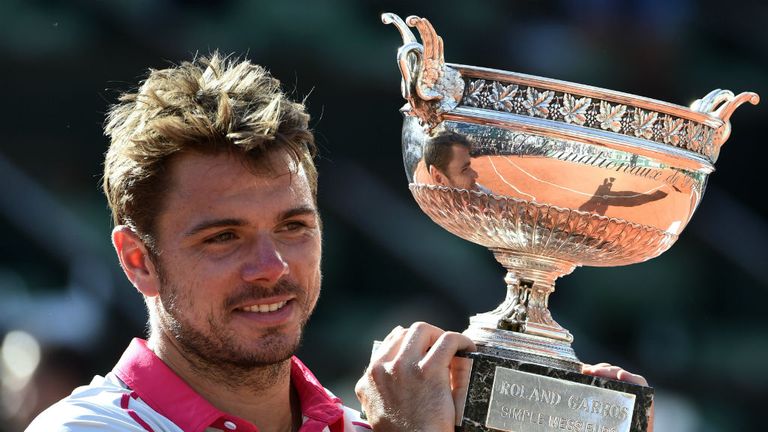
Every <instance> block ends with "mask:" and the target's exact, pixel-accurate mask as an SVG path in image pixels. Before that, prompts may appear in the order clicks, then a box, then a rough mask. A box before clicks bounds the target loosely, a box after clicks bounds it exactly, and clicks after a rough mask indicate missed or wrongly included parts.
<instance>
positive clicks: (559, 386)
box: [485, 367, 635, 432]
mask: <svg viewBox="0 0 768 432" xmlns="http://www.w3.org/2000/svg"><path fill="white" fill-rule="evenodd" d="M634 405H635V395H633V394H629V393H624V392H620V391H615V390H608V389H604V388H600V387H593V386H590V385H586V384H579V383H575V382H571V381H563V380H559V379H555V378H549V377H546V376H542V375H536V374H531V373H527V372H521V371H518V370H514V369H507V368H503V367H497V368H496V373H495V376H494V379H493V389H492V390H491V399H490V402H489V405H488V417H487V419H486V422H485V425H486V426H487V427H489V428H492V429H496V430H500V431H510V432H550V431H556V430H571V431H594V432H597V431H613V432H629V430H630V426H631V421H632V413H633V411H634Z"/></svg>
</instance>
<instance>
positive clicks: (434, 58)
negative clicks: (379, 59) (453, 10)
mask: <svg viewBox="0 0 768 432" xmlns="http://www.w3.org/2000/svg"><path fill="white" fill-rule="evenodd" d="M381 21H382V22H383V23H384V24H394V25H395V27H397V29H398V30H399V31H400V35H401V36H402V38H403V45H402V46H401V47H400V48H399V49H398V50H397V64H398V66H399V68H400V73H401V75H402V76H403V80H402V82H401V90H402V93H403V97H404V98H405V99H406V100H407V101H408V103H409V104H410V111H411V112H412V114H415V115H416V116H417V117H418V118H419V119H420V120H421V123H422V124H424V123H426V124H427V125H429V127H430V128H432V127H434V126H436V125H437V124H438V123H439V122H440V120H441V116H442V114H443V113H445V112H448V111H451V110H452V109H453V108H455V107H456V106H458V104H459V101H460V100H461V96H462V95H463V94H464V80H463V79H462V78H461V75H460V74H459V72H458V71H456V70H455V69H453V68H451V67H448V66H446V64H445V58H444V56H443V39H442V38H441V37H440V36H438V35H437V33H436V32H435V29H434V27H432V24H430V22H429V21H428V20H427V19H425V18H420V17H417V16H413V15H412V16H409V17H408V18H406V19H405V21H403V20H402V19H401V18H400V17H399V16H397V15H395V14H393V13H384V14H382V15H381ZM406 23H407V24H406ZM408 27H415V28H416V29H417V30H418V31H419V35H420V36H421V40H422V43H423V44H420V43H418V41H417V40H416V36H414V34H413V33H412V32H411V31H410V29H408Z"/></svg>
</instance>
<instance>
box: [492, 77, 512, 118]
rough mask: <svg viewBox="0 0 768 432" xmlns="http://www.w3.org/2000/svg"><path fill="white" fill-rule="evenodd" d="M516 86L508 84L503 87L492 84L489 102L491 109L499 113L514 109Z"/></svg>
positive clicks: (496, 83)
mask: <svg viewBox="0 0 768 432" xmlns="http://www.w3.org/2000/svg"><path fill="white" fill-rule="evenodd" d="M517 89H518V87H517V85H515V84H510V85H508V86H505V85H503V84H501V83H498V82H494V83H493V85H492V86H491V95H490V101H491V103H492V104H493V107H494V108H496V109H497V110H500V111H508V112H511V111H512V109H513V108H514V106H513V102H514V97H515V95H516V94H517Z"/></svg>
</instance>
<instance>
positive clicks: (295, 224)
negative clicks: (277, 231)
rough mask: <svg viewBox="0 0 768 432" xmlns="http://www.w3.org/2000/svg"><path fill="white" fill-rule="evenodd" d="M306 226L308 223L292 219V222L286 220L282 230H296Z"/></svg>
mask: <svg viewBox="0 0 768 432" xmlns="http://www.w3.org/2000/svg"><path fill="white" fill-rule="evenodd" d="M306 227H307V224H305V223H304V222H300V221H290V222H286V223H285V224H284V225H283V226H282V231H296V230H300V229H303V228H306Z"/></svg>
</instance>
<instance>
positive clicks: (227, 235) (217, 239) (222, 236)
mask: <svg viewBox="0 0 768 432" xmlns="http://www.w3.org/2000/svg"><path fill="white" fill-rule="evenodd" d="M236 238H237V236H235V234H234V233H232V232H223V233H219V234H216V235H214V236H212V237H208V238H207V239H205V243H224V242H228V241H231V240H234V239H236Z"/></svg>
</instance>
